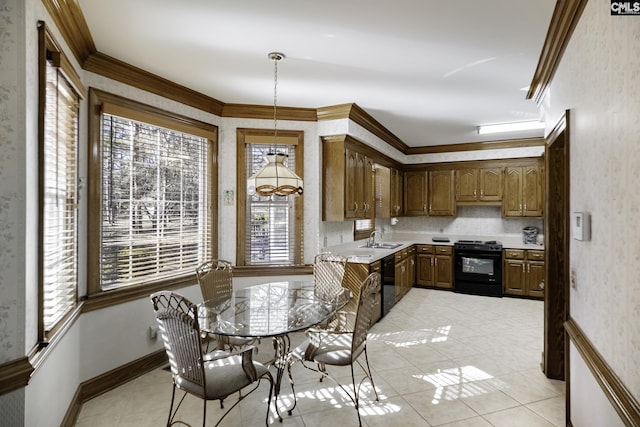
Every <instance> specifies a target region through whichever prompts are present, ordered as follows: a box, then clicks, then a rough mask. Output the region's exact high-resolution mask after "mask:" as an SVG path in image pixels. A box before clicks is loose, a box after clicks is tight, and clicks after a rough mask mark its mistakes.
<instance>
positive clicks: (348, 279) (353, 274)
mask: <svg viewBox="0 0 640 427" xmlns="http://www.w3.org/2000/svg"><path fill="white" fill-rule="evenodd" d="M380 271H381V263H380V261H375V262H372V263H371V264H360V263H351V262H348V263H347V267H346V269H345V272H344V278H343V279H342V286H344V287H345V288H348V289H349V290H351V293H352V294H353V296H352V298H351V301H349V303H348V304H347V305H346V306H345V307H344V308H343V310H344V311H347V312H349V311H351V312H354V313H355V312H356V310H357V309H358V295H360V287H361V286H362V282H364V280H365V279H366V278H367V276H369V274H371V273H380ZM381 303H382V301H381V292H378V294H377V295H376V305H375V307H374V308H373V315H372V318H371V323H372V324H373V323H375V322H377V321H378V320H380V317H381V316H382V306H381Z"/></svg>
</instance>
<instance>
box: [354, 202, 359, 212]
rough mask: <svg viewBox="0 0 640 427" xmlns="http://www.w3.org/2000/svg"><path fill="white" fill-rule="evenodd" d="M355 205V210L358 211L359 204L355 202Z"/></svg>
mask: <svg viewBox="0 0 640 427" xmlns="http://www.w3.org/2000/svg"><path fill="white" fill-rule="evenodd" d="M353 205H354V206H355V210H356V211H357V210H358V202H353Z"/></svg>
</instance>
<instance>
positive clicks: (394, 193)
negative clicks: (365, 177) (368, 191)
mask: <svg viewBox="0 0 640 427" xmlns="http://www.w3.org/2000/svg"><path fill="white" fill-rule="evenodd" d="M402 177H403V175H402V172H401V171H399V170H398V169H395V168H388V167H386V166H381V165H375V186H376V190H375V200H376V217H378V218H392V217H397V216H400V215H402V185H403V182H402Z"/></svg>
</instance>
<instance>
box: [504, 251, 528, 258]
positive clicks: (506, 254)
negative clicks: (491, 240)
mask: <svg viewBox="0 0 640 427" xmlns="http://www.w3.org/2000/svg"><path fill="white" fill-rule="evenodd" d="M504 257H505V258H509V259H524V250H523V249H505V251H504Z"/></svg>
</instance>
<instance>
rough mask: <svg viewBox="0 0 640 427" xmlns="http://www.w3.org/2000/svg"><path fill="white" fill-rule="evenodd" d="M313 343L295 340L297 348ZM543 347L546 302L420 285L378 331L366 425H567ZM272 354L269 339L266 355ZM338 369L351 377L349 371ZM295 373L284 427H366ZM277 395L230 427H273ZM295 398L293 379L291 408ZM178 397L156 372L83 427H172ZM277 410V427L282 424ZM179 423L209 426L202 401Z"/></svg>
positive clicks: (251, 405) (249, 405)
mask: <svg viewBox="0 0 640 427" xmlns="http://www.w3.org/2000/svg"><path fill="white" fill-rule="evenodd" d="M303 338H304V336H303V335H302V334H294V336H292V342H293V344H296V343H299V342H300V341H301V340H302V339H303ZM542 343H543V302H541V301H533V300H524V299H515V298H491V297H480V296H472V295H462V294H456V293H453V292H447V291H437V290H427V289H417V288H414V289H412V290H411V291H410V292H409V293H408V294H407V295H406V296H405V297H404V298H403V299H402V300H401V301H400V302H399V303H398V304H397V305H396V306H395V307H394V308H393V310H392V311H391V312H390V313H389V314H388V315H387V316H386V317H385V318H384V319H383V320H381V321H380V322H378V323H377V324H375V325H374V326H373V327H372V329H371V332H370V335H369V340H368V348H369V358H370V364H371V367H372V369H373V371H374V372H373V377H374V381H375V386H376V388H377V390H378V393H379V396H380V401H378V402H377V401H375V399H374V394H373V390H372V388H371V386H370V384H369V383H368V382H365V386H364V389H363V391H364V398H363V401H362V407H361V409H360V414H361V416H362V422H363V425H366V426H370V427H373V426H390V425H394V426H405V427H409V426H449V427H454V426H456V427H475V426H498V427H501V426H505V427H514V426H564V425H565V421H564V419H565V409H564V408H565V398H564V382H563V381H556V380H549V379H547V378H546V377H545V376H544V375H543V374H542V373H541V370H540V359H541V352H542V345H543V344H542ZM272 352H273V350H272V348H271V343H270V341H269V340H263V342H262V343H261V344H260V349H259V352H258V354H257V356H256V358H257V359H261V358H262V359H267V358H268V356H270V355H272V354H273V353H272ZM330 372H332V373H333V374H334V375H335V376H337V377H338V378H341V379H342V380H345V379H346V378H350V375H349V373H348V372H349V371H348V368H346V369H345V368H340V369H338V370H335V369H334V370H331V369H330ZM293 375H294V380H295V392H296V397H297V402H298V403H297V407H296V408H295V409H294V411H293V415H291V416H289V415H287V414H286V412H285V413H284V414H283V418H284V421H283V423H282V425H284V426H305V427H312V426H331V425H336V426H357V425H358V418H357V415H356V413H355V410H354V409H353V404H352V403H351V402H350V401H349V400H348V398H347V397H346V396H345V395H344V394H343V392H342V391H341V390H340V389H339V388H338V387H337V386H336V385H335V384H334V383H332V382H331V381H327V380H325V381H324V382H322V383H321V382H319V381H318V375H317V374H315V373H313V372H311V371H309V370H307V369H305V368H304V367H302V366H301V365H300V364H296V365H294V368H293ZM345 375H346V377H345ZM267 396H268V385H267V383H264V384H262V385H261V386H260V387H259V388H258V390H256V391H255V392H254V393H253V394H251V395H249V396H248V397H247V398H245V399H244V400H242V401H241V402H240V404H239V405H238V406H237V407H236V408H234V409H233V410H232V411H231V412H230V413H229V415H227V417H226V418H225V419H224V420H223V422H222V423H221V426H235V427H252V426H260V425H264V424H265V416H266V415H267V408H266V398H267ZM292 396H293V395H292V393H291V389H290V388H289V385H288V382H286V381H285V383H284V389H283V392H282V395H281V398H280V399H281V400H280V402H281V405H284V404H286V403H290V402H291V399H292ZM170 398H171V376H170V374H169V373H168V372H167V371H165V370H163V369H156V370H154V371H152V372H150V373H148V374H145V375H143V376H141V377H139V378H137V379H135V380H132V381H130V382H128V383H126V384H123V385H122V386H120V387H118V388H117V389H114V390H112V391H109V392H107V393H105V394H103V395H101V396H99V397H96V398H94V399H92V400H90V401H88V402H86V403H85V404H84V405H83V407H82V410H81V412H80V414H79V416H78V420H77V423H76V426H78V427H80V426H82V427H84V426H92V427H93V426H96V427H98V426H112V427H113V426H136V427H137V426H160V425H164V424H165V423H166V416H167V412H168V409H169V403H170ZM232 400H233V399H232V397H230V398H229V399H228V400H227V401H225V405H230V404H231V402H232ZM227 407H228V406H227ZM273 412H274V411H273V409H271V410H270V413H269V424H270V425H280V423H279V422H278V420H277V418H275V417H274V413H273ZM220 415H221V410H220V406H219V404H218V402H210V403H209V404H208V406H207V425H214V424H215V423H216V421H217V420H218V418H219V417H220ZM179 418H180V419H181V420H183V421H184V423H185V424H183V425H193V426H196V425H202V404H201V401H200V400H198V399H195V398H192V397H191V396H188V397H187V398H186V399H185V402H184V403H183V404H182V408H181V409H180V414H179Z"/></svg>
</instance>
